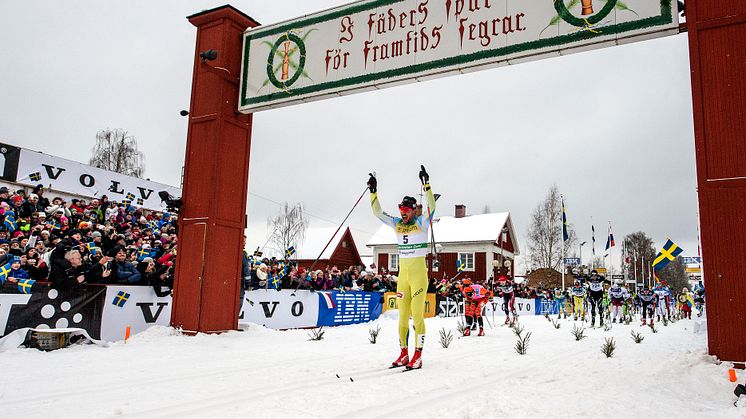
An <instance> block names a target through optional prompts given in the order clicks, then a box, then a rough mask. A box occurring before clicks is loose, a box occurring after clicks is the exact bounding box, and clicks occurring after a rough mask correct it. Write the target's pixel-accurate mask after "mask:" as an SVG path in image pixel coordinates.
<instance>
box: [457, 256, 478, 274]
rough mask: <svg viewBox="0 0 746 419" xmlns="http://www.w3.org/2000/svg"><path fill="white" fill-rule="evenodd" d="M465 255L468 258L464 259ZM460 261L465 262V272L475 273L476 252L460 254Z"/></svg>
mask: <svg viewBox="0 0 746 419" xmlns="http://www.w3.org/2000/svg"><path fill="white" fill-rule="evenodd" d="M464 255H466V257H463V256H464ZM458 259H459V260H461V261H463V262H464V271H466V272H474V252H458ZM470 259H471V264H470V263H469V262H470Z"/></svg>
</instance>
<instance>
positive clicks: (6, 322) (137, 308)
mask: <svg viewBox="0 0 746 419" xmlns="http://www.w3.org/2000/svg"><path fill="white" fill-rule="evenodd" d="M431 305H432V306H434V302H433V303H431ZM381 310H382V298H381V293H379V292H347V293H343V292H338V291H332V292H310V291H305V290H303V291H298V292H296V293H295V295H293V292H292V291H291V290H282V291H275V290H255V291H250V292H247V293H246V295H245V298H244V301H243V305H242V309H241V312H240V315H239V320H238V321H239V323H246V322H251V323H256V324H259V325H263V326H265V327H268V328H272V329H292V328H304V327H319V326H340V325H346V324H354V323H364V322H368V321H371V320H375V319H377V318H378V317H379V316H380V315H381ZM170 320H171V297H170V296H168V297H158V296H157V295H156V294H155V292H154V291H153V289H152V288H150V287H139V286H108V287H107V286H103V285H86V286H83V287H80V288H77V289H75V290H72V291H58V290H56V289H53V288H51V287H50V286H48V285H36V286H35V288H34V292H33V293H32V294H19V293H15V292H10V293H0V336H4V335H6V334H8V333H10V332H12V331H14V330H17V329H22V328H27V327H29V328H37V329H39V328H46V329H52V328H67V327H76V328H81V329H85V330H86V331H87V332H88V334H89V335H90V336H91V337H92V338H94V339H102V340H105V341H110V342H113V341H119V340H122V339H124V334H125V329H126V327H127V326H130V330H131V333H132V334H136V333H139V332H142V331H144V330H145V329H147V328H148V327H150V326H154V325H160V326H168V325H169V323H170Z"/></svg>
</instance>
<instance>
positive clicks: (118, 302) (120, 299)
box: [112, 291, 130, 307]
mask: <svg viewBox="0 0 746 419" xmlns="http://www.w3.org/2000/svg"><path fill="white" fill-rule="evenodd" d="M129 298H130V294H129V293H126V292H124V291H119V292H118V293H117V296H116V297H114V301H113V302H112V304H113V305H115V306H117V307H124V305H125V304H127V300H129Z"/></svg>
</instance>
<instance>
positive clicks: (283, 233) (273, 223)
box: [267, 202, 308, 258]
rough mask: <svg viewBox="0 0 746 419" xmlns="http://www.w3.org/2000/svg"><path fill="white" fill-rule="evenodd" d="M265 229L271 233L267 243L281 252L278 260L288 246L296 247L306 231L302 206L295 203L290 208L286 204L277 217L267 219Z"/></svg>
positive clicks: (306, 226)
mask: <svg viewBox="0 0 746 419" xmlns="http://www.w3.org/2000/svg"><path fill="white" fill-rule="evenodd" d="M267 227H269V228H270V229H271V231H272V235H271V236H270V238H269V241H270V242H271V243H272V244H274V245H275V246H277V247H276V248H277V250H279V251H280V252H282V254H281V255H280V258H284V257H285V251H286V250H287V249H288V248H289V247H290V246H293V247H296V248H297V247H298V244H299V242H300V241H301V240H303V237H304V236H305V234H306V230H307V229H308V219H307V218H306V216H305V214H303V204H301V203H297V204H295V205H293V206H292V207H291V206H290V204H288V203H287V202H286V203H285V205H284V206H283V207H282V210H281V211H280V213H279V214H277V216H275V217H269V218H268V219H267Z"/></svg>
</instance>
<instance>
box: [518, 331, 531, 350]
mask: <svg viewBox="0 0 746 419" xmlns="http://www.w3.org/2000/svg"><path fill="white" fill-rule="evenodd" d="M529 339H531V332H528V333H526V335H525V336H521V335H518V342H516V343H515V351H516V353H517V354H518V355H526V352H527V351H528V341H529Z"/></svg>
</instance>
